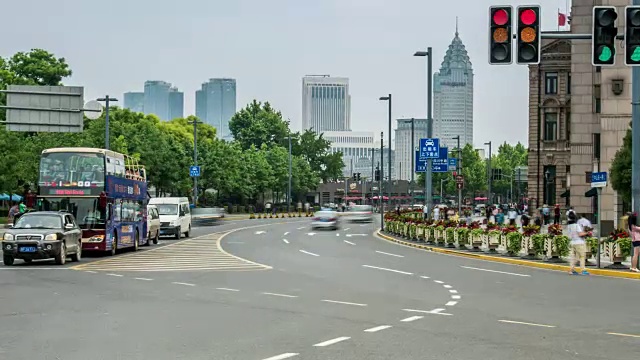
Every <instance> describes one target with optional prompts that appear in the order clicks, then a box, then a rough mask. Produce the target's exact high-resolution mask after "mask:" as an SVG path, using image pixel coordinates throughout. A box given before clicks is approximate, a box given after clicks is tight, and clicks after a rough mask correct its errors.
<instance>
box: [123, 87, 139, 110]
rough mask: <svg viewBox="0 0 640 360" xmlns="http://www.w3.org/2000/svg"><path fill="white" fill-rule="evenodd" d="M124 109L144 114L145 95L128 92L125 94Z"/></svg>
mask: <svg viewBox="0 0 640 360" xmlns="http://www.w3.org/2000/svg"><path fill="white" fill-rule="evenodd" d="M124 108H125V109H129V110H131V111H135V112H139V113H144V93H143V92H127V93H124Z"/></svg>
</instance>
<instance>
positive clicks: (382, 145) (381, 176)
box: [379, 132, 391, 231]
mask: <svg viewBox="0 0 640 360" xmlns="http://www.w3.org/2000/svg"><path fill="white" fill-rule="evenodd" d="M383 149H384V132H380V197H379V199H380V229H382V231H384V199H383V198H382V194H383V192H382V184H383V178H384V150H383ZM389 157H391V154H389Z"/></svg>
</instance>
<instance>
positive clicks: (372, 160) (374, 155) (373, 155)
mask: <svg viewBox="0 0 640 360" xmlns="http://www.w3.org/2000/svg"><path fill="white" fill-rule="evenodd" d="M375 158H376V149H375V148H371V205H372V206H373V183H374V181H375V180H376V176H375V169H374V168H373V162H374V160H375Z"/></svg>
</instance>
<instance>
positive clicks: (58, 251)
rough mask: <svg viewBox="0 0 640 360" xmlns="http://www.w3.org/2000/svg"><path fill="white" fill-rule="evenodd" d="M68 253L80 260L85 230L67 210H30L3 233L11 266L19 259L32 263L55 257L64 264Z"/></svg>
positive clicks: (4, 253) (4, 252) (4, 249)
mask: <svg viewBox="0 0 640 360" xmlns="http://www.w3.org/2000/svg"><path fill="white" fill-rule="evenodd" d="M67 256H69V257H71V260H72V261H80V258H81V256H82V231H81V230H80V227H78V224H77V223H76V219H75V218H74V217H73V215H71V214H70V213H67V212H63V211H60V212H58V211H38V212H30V213H26V214H24V215H22V216H21V217H20V219H18V221H16V223H15V225H13V226H11V228H10V229H8V230H7V231H6V232H5V233H4V236H3V237H2V259H3V261H4V264H5V265H7V266H11V265H13V263H14V261H15V259H21V260H23V261H24V262H27V263H30V262H31V261H33V260H36V259H51V258H53V259H55V261H56V264H58V265H64V264H65V262H66V261H67Z"/></svg>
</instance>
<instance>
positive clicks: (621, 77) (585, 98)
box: [570, 0, 631, 233]
mask: <svg viewBox="0 0 640 360" xmlns="http://www.w3.org/2000/svg"><path fill="white" fill-rule="evenodd" d="M595 5H608V6H616V8H617V12H618V21H617V25H618V29H619V33H620V32H622V31H623V30H624V26H625V23H624V20H625V19H624V7H625V6H627V5H629V1H628V0H595V1H594V0H573V4H572V7H571V32H572V33H574V34H590V33H591V21H592V11H593V6H595ZM630 121H631V68H630V67H627V66H625V65H624V48H622V47H621V46H620V42H618V41H617V42H616V65H615V66H611V67H594V66H593V65H592V64H591V42H590V41H584V40H582V41H579V40H577V41H573V42H572V43H571V126H570V134H571V135H570V144H571V145H570V146H571V161H570V166H571V168H570V174H571V175H570V188H571V205H573V206H574V207H575V209H576V211H578V212H579V213H584V214H587V215H588V216H590V217H592V218H593V214H594V213H596V210H595V209H597V202H596V201H595V198H593V197H586V196H585V193H586V192H587V191H589V190H591V184H590V176H591V173H592V172H594V171H607V172H609V168H610V166H611V162H612V160H613V157H614V156H615V154H616V152H617V151H618V149H619V148H620V147H621V146H622V139H623V137H624V135H625V133H626V130H627V129H628V128H629V123H630ZM601 202H602V216H601V219H602V223H603V233H605V232H606V231H607V230H609V229H611V228H612V227H614V226H615V225H616V224H617V219H618V218H619V216H620V215H621V214H620V212H621V210H622V201H621V199H619V198H618V196H617V194H616V193H615V191H614V190H613V189H612V187H611V185H610V184H609V185H608V186H607V187H606V188H604V189H603V194H602V199H601Z"/></svg>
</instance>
